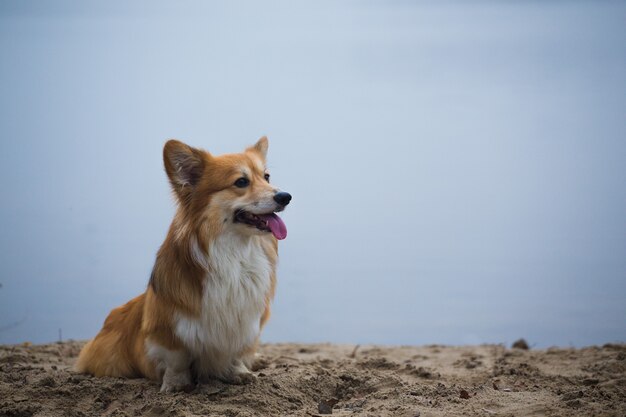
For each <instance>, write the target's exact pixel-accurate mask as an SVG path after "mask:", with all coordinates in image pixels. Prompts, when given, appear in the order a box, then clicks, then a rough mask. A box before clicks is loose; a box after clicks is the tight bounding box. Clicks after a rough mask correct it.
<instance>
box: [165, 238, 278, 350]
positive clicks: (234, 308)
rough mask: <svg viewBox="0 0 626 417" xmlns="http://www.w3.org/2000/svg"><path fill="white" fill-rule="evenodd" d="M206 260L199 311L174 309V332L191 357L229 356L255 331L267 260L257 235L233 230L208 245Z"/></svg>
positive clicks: (247, 342)
mask: <svg viewBox="0 0 626 417" xmlns="http://www.w3.org/2000/svg"><path fill="white" fill-rule="evenodd" d="M194 256H201V255H200V254H199V253H198V252H196V254H195V255H194ZM205 265H206V269H207V275H206V278H205V282H204V289H203V299H202V310H201V314H200V316H199V317H197V318H190V317H187V316H184V315H178V317H177V322H176V334H177V336H178V337H180V339H181V340H182V341H183V343H184V344H185V345H186V347H187V349H189V351H190V352H191V353H192V355H193V356H195V357H206V356H214V357H215V359H216V360H218V357H219V360H220V361H223V360H228V359H233V358H236V357H237V356H238V355H239V354H240V353H241V351H242V350H244V349H245V348H246V347H248V346H250V345H251V344H253V343H254V341H255V340H256V338H257V337H258V335H259V332H260V320H261V315H262V314H263V311H264V310H265V303H266V296H267V293H268V291H269V289H270V285H271V284H270V274H271V265H270V262H269V260H268V258H267V255H266V254H265V252H264V251H263V248H262V246H261V243H260V241H259V240H258V238H256V237H251V238H250V237H247V238H246V237H240V236H237V235H232V234H228V235H224V236H221V237H220V238H218V239H217V240H216V241H214V242H213V243H212V244H211V245H210V247H209V253H208V256H207V257H206V264H205Z"/></svg>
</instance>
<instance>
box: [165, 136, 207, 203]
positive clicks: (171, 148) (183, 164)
mask: <svg viewBox="0 0 626 417" xmlns="http://www.w3.org/2000/svg"><path fill="white" fill-rule="evenodd" d="M205 154H206V152H204V151H201V150H199V149H196V148H192V147H191V146H188V145H185V144H184V143H182V142H179V141H177V140H174V139H172V140H168V141H167V143H166V144H165V146H164V147H163V163H164V165H165V172H167V176H168V177H169V179H170V184H172V189H173V190H174V192H175V193H176V195H177V196H178V197H179V198H180V200H181V201H182V202H185V201H186V200H187V199H188V197H189V196H190V195H191V193H192V192H193V190H194V188H195V187H196V185H198V182H200V178H201V177H202V173H203V172H204V164H205V158H204V157H205Z"/></svg>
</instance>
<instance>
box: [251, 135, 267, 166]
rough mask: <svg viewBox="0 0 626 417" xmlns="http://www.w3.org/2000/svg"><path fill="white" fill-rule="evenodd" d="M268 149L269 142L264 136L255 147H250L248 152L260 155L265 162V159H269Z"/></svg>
mask: <svg viewBox="0 0 626 417" xmlns="http://www.w3.org/2000/svg"><path fill="white" fill-rule="evenodd" d="M267 148H269V142H268V140H267V136H263V137H262V138H261V139H259V140H258V141H257V142H256V143H255V144H254V145H252V146H250V147H249V148H248V149H246V150H247V151H251V152H255V153H257V154H259V156H260V157H261V158H263V160H264V161H265V158H266V157H267Z"/></svg>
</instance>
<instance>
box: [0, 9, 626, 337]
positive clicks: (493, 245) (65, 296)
mask: <svg viewBox="0 0 626 417" xmlns="http://www.w3.org/2000/svg"><path fill="white" fill-rule="evenodd" d="M624 22H626V2H623V1H565V0H563V1H513V0H510V1H505V0H502V1H460V0H459V1H414V2H411V1H384V2H383V1H344V2H337V1H303V2H293V1H281V2H255V1H247V2H241V1H232V2H226V1H222V2H204V1H185V2H173V1H172V2H155V1H130V2H129V1H107V2H92V1H79V0H76V1H56V2H46V1H3V2H1V3H0V89H1V90H0V91H1V94H0V126H1V129H2V130H1V132H2V135H1V139H0V186H1V191H2V202H1V204H0V226H1V232H0V283H1V285H2V286H1V287H0V343H19V342H23V341H31V342H50V341H55V340H57V339H58V338H59V337H62V338H63V339H66V338H74V339H86V338H90V337H92V336H94V335H95V334H96V332H97V331H98V330H99V329H100V327H101V325H102V322H103V320H104V318H105V317H106V315H107V314H108V312H109V311H110V310H111V309H112V308H113V307H115V306H117V305H120V304H122V303H124V302H126V301H127V300H129V299H130V298H132V297H134V296H136V295H138V294H140V293H141V292H142V291H144V289H145V287H146V284H147V282H148V277H149V274H150V270H151V268H152V264H153V261H154V256H155V254H156V251H157V249H158V247H159V245H160V244H161V243H162V241H163V239H164V237H165V233H166V231H167V228H168V226H169V223H170V221H171V218H172V216H173V214H174V210H175V206H174V201H173V198H172V197H171V195H170V191H169V188H168V184H167V180H166V176H165V173H164V171H163V167H162V159H161V152H162V146H163V144H164V142H165V140H166V139H168V138H178V139H180V140H183V141H185V142H187V143H189V144H191V145H194V146H198V147H202V148H205V149H207V150H209V151H211V152H213V153H216V154H220V153H226V152H238V151H240V150H242V149H243V148H244V147H245V146H247V145H249V144H252V143H254V142H255V141H256V140H257V139H258V138H259V137H260V136H262V135H267V136H268V137H269V139H270V152H269V166H270V170H271V172H272V179H273V182H275V183H276V184H278V185H279V186H280V187H281V188H282V189H284V190H286V191H289V192H290V193H292V194H293V196H294V200H293V203H292V204H291V205H290V207H289V209H288V210H287V211H286V212H285V213H284V215H283V216H282V217H283V219H284V220H285V223H286V224H287V227H288V229H289V236H288V237H287V239H286V240H284V241H282V242H281V243H280V254H281V260H280V269H279V286H278V292H277V296H276V300H275V303H274V310H273V317H272V319H271V320H270V323H269V325H268V326H267V328H266V330H265V332H264V333H263V340H264V341H266V342H281V341H293V342H325V341H329V342H336V343H378V344H433V343H446V344H470V343H471V344H475V343H510V342H512V341H513V340H515V339H517V338H519V337H524V338H526V339H527V340H528V342H529V344H530V345H531V346H535V347H547V346H551V345H561V346H569V345H573V346H584V345H589V344H602V343H605V342H613V341H622V342H623V341H626V256H625V255H626V117H625V116H626V113H625V110H626V26H625V25H624ZM60 331H61V334H59V332H60Z"/></svg>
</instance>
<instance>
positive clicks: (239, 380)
mask: <svg viewBox="0 0 626 417" xmlns="http://www.w3.org/2000/svg"><path fill="white" fill-rule="evenodd" d="M224 381H225V382H227V383H229V384H236V385H244V384H251V383H253V382H254V381H256V376H254V374H253V373H252V372H250V370H249V369H248V367H247V366H246V365H244V363H243V362H241V361H239V360H237V361H235V363H234V364H233V365H232V367H231V370H230V372H229V374H228V376H227V377H226V378H224Z"/></svg>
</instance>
